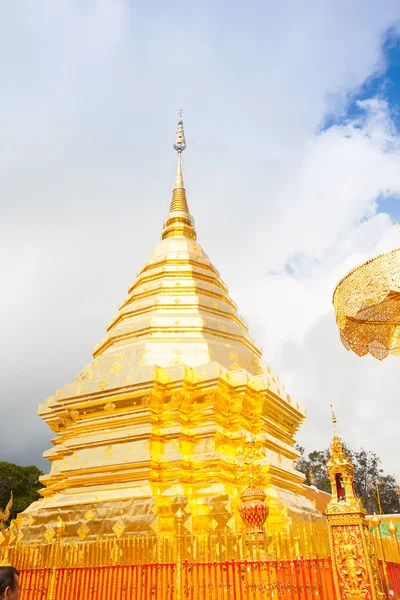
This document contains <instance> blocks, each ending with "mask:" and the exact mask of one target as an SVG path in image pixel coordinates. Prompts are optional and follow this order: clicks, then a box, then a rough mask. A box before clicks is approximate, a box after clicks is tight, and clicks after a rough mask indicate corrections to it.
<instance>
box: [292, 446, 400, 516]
mask: <svg viewBox="0 0 400 600" xmlns="http://www.w3.org/2000/svg"><path fill="white" fill-rule="evenodd" d="M297 450H299V452H301V454H302V456H301V458H300V459H299V460H298V461H297V465H296V468H297V470H298V471H301V472H302V473H304V475H305V481H304V483H305V484H306V485H315V487H317V488H318V489H320V490H322V491H324V492H330V491H331V485H330V482H329V479H328V475H327V472H326V462H327V460H328V458H329V449H327V450H314V451H313V452H310V454H308V456H304V448H301V447H300V446H297ZM346 451H347V454H348V456H349V457H350V458H351V459H352V461H353V464H354V488H355V491H356V494H357V496H358V497H359V498H361V500H362V502H363V505H364V507H365V509H366V511H367V513H368V514H372V513H374V512H376V513H377V514H379V512H380V508H381V509H382V513H383V514H392V513H398V512H400V504H399V496H398V490H397V486H396V480H395V478H394V477H393V476H392V475H387V474H385V472H384V470H383V469H382V467H381V460H380V458H379V457H378V456H377V455H376V453H375V452H372V451H370V450H364V449H363V448H362V449H361V450H360V451H359V452H355V451H354V450H350V449H349V448H346ZM377 484H378V485H377ZM379 504H380V506H379Z"/></svg>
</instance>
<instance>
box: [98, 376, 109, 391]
mask: <svg viewBox="0 0 400 600" xmlns="http://www.w3.org/2000/svg"><path fill="white" fill-rule="evenodd" d="M107 386H108V383H107V381H106V380H105V379H102V380H101V381H100V383H99V389H100V390H102V391H103V390H105V389H106V387H107Z"/></svg>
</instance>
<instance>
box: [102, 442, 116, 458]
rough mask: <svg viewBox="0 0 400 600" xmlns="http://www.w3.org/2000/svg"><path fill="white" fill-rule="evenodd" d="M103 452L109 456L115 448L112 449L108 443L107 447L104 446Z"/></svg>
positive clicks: (113, 452)
mask: <svg viewBox="0 0 400 600" xmlns="http://www.w3.org/2000/svg"><path fill="white" fill-rule="evenodd" d="M104 454H105V455H106V456H108V457H109V458H111V456H112V455H113V454H115V450H114V448H113V446H112V445H111V444H109V445H108V446H107V448H105V449H104Z"/></svg>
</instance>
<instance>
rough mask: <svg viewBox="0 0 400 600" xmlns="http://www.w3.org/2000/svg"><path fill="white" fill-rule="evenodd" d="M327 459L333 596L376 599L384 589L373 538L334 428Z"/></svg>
mask: <svg viewBox="0 0 400 600" xmlns="http://www.w3.org/2000/svg"><path fill="white" fill-rule="evenodd" d="M332 420H333V424H334V436H333V440H332V443H331V446H330V457H329V460H328V462H327V470H328V477H329V480H330V482H331V488H332V498H331V501H330V502H329V504H328V506H327V508H326V510H325V516H326V518H327V521H328V532H329V545H330V549H331V558H332V568H333V576H334V583H335V589H336V596H337V599H338V600H379V599H380V598H383V597H384V596H385V595H386V594H385V591H386V593H387V592H388V590H385V591H384V585H383V583H382V581H381V578H380V575H379V568H378V559H377V555H376V551H375V547H374V543H373V540H372V538H371V535H370V533H369V530H368V526H367V521H366V519H365V515H366V511H365V509H364V507H363V505H362V502H361V500H360V499H359V498H357V496H356V493H355V491H354V465H353V463H352V460H351V458H350V457H349V456H348V455H347V452H346V448H345V446H344V443H343V441H342V440H341V439H340V437H339V435H338V433H337V430H336V416H335V413H334V412H333V411H332Z"/></svg>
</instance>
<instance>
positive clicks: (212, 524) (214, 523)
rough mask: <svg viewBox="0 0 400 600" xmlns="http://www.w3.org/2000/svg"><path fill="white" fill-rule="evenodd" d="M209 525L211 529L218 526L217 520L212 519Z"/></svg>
mask: <svg viewBox="0 0 400 600" xmlns="http://www.w3.org/2000/svg"><path fill="white" fill-rule="evenodd" d="M210 527H211V529H214V530H215V529H216V528H217V527H218V521H216V520H215V519H213V520H212V521H211V523H210Z"/></svg>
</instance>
